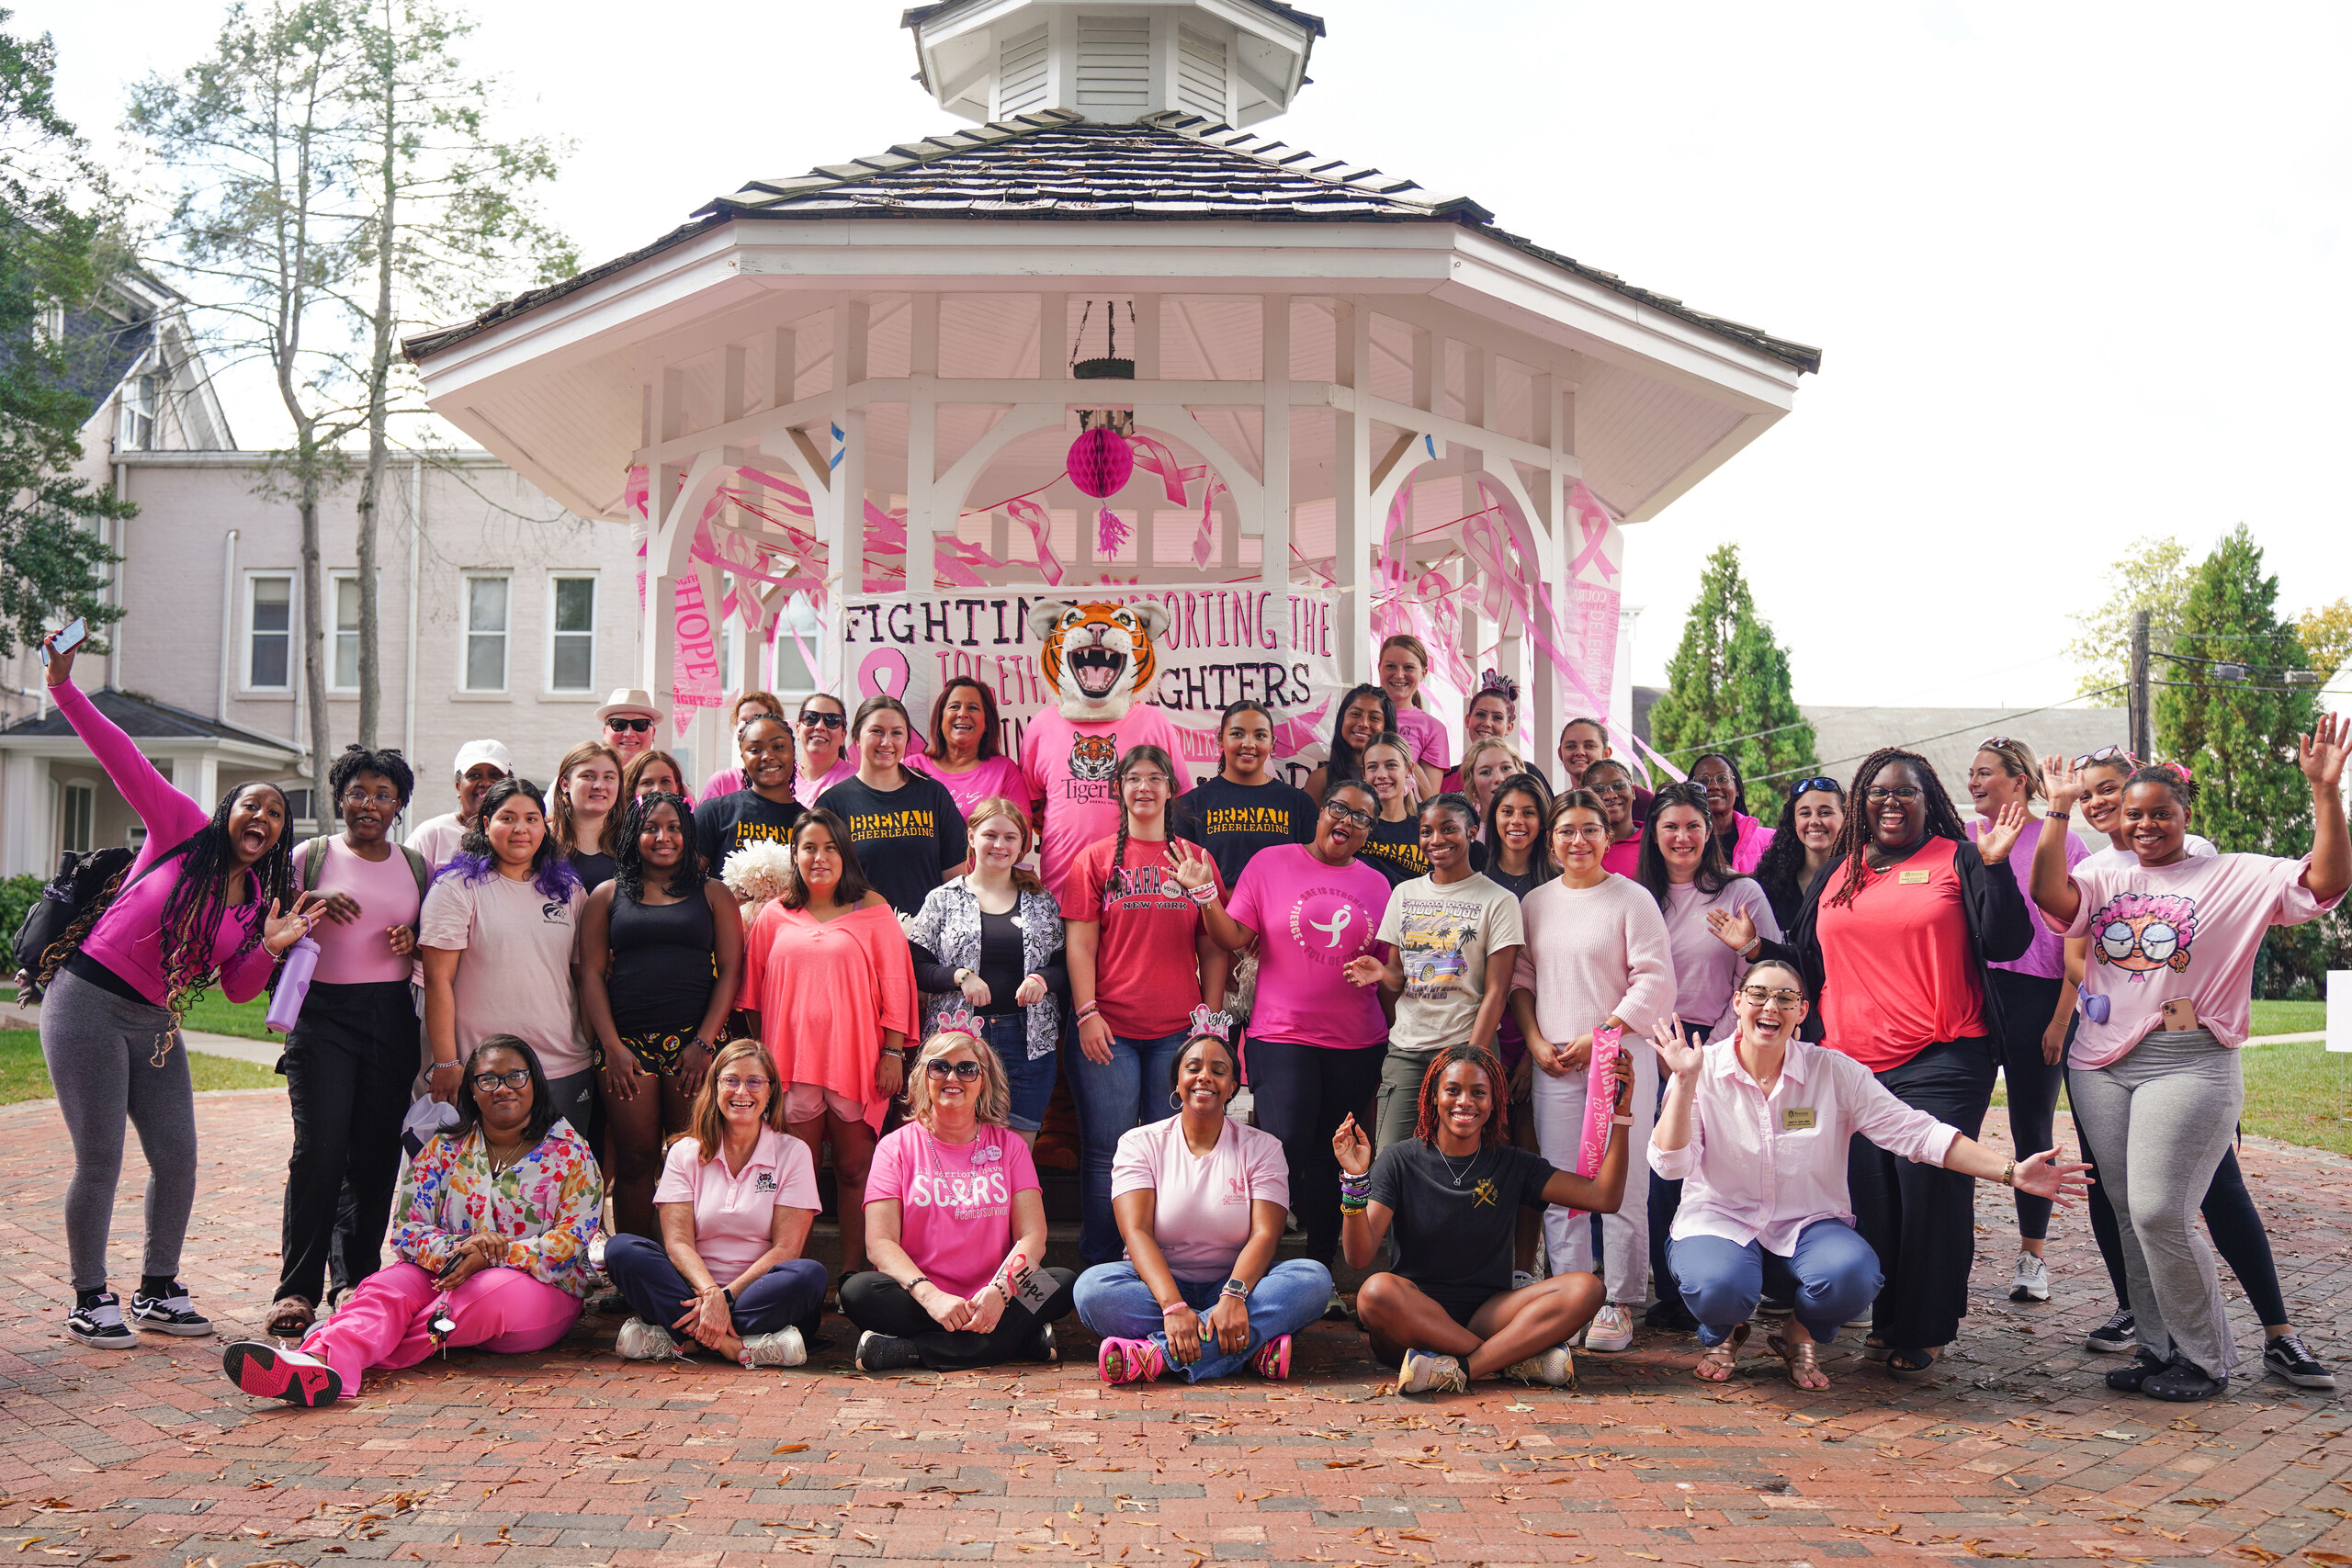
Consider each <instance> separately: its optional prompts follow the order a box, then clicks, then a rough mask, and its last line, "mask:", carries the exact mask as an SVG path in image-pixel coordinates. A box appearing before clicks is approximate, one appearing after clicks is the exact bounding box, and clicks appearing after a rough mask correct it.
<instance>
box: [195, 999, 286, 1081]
mask: <svg viewBox="0 0 2352 1568" xmlns="http://www.w3.org/2000/svg"><path fill="white" fill-rule="evenodd" d="M268 1011H269V993H268V992H266V991H265V992H263V993H262V994H261V995H260V996H257V997H255V998H254V999H253V1000H251V1001H249V1002H232V1001H231V1000H229V998H226V997H224V996H222V995H221V994H220V989H219V987H214V988H213V989H210V990H208V991H206V992H205V993H204V995H202V996H200V997H198V998H197V999H196V1005H195V1006H194V1007H192V1008H190V1009H188V1010H187V1018H185V1019H183V1020H181V1022H182V1024H183V1025H184V1026H185V1027H187V1028H189V1029H193V1030H196V1031H198V1032H200V1033H205V1034H235V1035H241V1036H243V1038H245V1039H247V1040H283V1039H285V1038H286V1036H284V1035H283V1034H274V1033H272V1032H270V1030H269V1028H268V1026H267V1025H266V1024H264V1023H263V1022H262V1019H263V1018H264V1016H266V1014H267V1013H268ZM270 1076H271V1077H277V1075H276V1074H275V1073H273V1074H271V1075H270ZM198 1087H199V1088H200V1087H202V1086H201V1085H199V1086H198Z"/></svg>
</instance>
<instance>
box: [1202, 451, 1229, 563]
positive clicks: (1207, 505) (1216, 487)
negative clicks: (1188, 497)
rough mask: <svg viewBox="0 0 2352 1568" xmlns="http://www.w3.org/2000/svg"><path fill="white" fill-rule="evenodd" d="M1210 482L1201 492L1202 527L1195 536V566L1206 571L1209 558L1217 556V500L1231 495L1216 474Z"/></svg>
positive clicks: (1209, 478)
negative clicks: (1221, 496) (1222, 496)
mask: <svg viewBox="0 0 2352 1568" xmlns="http://www.w3.org/2000/svg"><path fill="white" fill-rule="evenodd" d="M1208 480H1209V487H1208V489H1206V490H1204V491H1202V492H1201V525H1200V527H1199V528H1198V529H1196V530H1194V531H1193V566H1194V567H1195V568H1198V569H1201V570H1206V569H1207V567H1208V564H1209V558H1210V557H1212V556H1214V555H1216V498H1217V497H1218V496H1220V495H1226V494H1228V493H1230V492H1229V491H1227V489H1226V484H1225V481H1224V480H1223V479H1219V478H1217V477H1216V475H1215V474H1211V475H1209V476H1208Z"/></svg>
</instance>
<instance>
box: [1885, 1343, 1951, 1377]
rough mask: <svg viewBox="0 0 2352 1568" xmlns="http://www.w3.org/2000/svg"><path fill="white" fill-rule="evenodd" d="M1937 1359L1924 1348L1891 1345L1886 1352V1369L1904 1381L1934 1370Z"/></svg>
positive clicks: (1924, 1375)
mask: <svg viewBox="0 0 2352 1568" xmlns="http://www.w3.org/2000/svg"><path fill="white" fill-rule="evenodd" d="M1939 1359H1940V1358H1939V1357H1935V1356H1930V1355H1928V1353H1927V1352H1926V1351H1925V1350H1914V1349H1910V1348H1905V1347H1900V1346H1897V1347H1891V1348H1889V1349H1888V1350H1887V1352H1886V1370H1887V1371H1888V1372H1889V1373H1890V1374H1891V1375H1893V1376H1894V1377H1898V1378H1902V1379H1905V1381H1908V1380H1910V1379H1913V1378H1923V1377H1926V1376H1927V1375H1928V1373H1929V1372H1932V1371H1935V1370H1936V1363H1937V1361H1938V1360H1939Z"/></svg>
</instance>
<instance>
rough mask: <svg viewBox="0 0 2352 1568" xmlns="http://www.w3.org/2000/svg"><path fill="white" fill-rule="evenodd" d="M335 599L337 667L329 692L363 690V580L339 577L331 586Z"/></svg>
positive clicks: (329, 685)
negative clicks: (361, 581)
mask: <svg viewBox="0 0 2352 1568" xmlns="http://www.w3.org/2000/svg"><path fill="white" fill-rule="evenodd" d="M329 592H332V593H333V594H334V669H333V672H332V673H331V674H329V676H328V677H327V689H328V690H330V691H335V692H356V691H357V690H358V689H359V579H358V578H357V577H356V576H348V575H338V576H337V577H336V578H335V579H334V582H333V583H331V584H330V585H329Z"/></svg>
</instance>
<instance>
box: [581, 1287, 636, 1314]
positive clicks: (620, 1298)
mask: <svg viewBox="0 0 2352 1568" xmlns="http://www.w3.org/2000/svg"><path fill="white" fill-rule="evenodd" d="M582 1311H585V1312H590V1313H594V1314H595V1315H596V1316H598V1317H627V1316H628V1297H627V1296H625V1295H623V1294H621V1293H620V1292H618V1291H599V1292H596V1293H595V1294H594V1296H591V1297H590V1298H589V1299H588V1304H587V1306H586V1307H584V1308H582Z"/></svg>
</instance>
